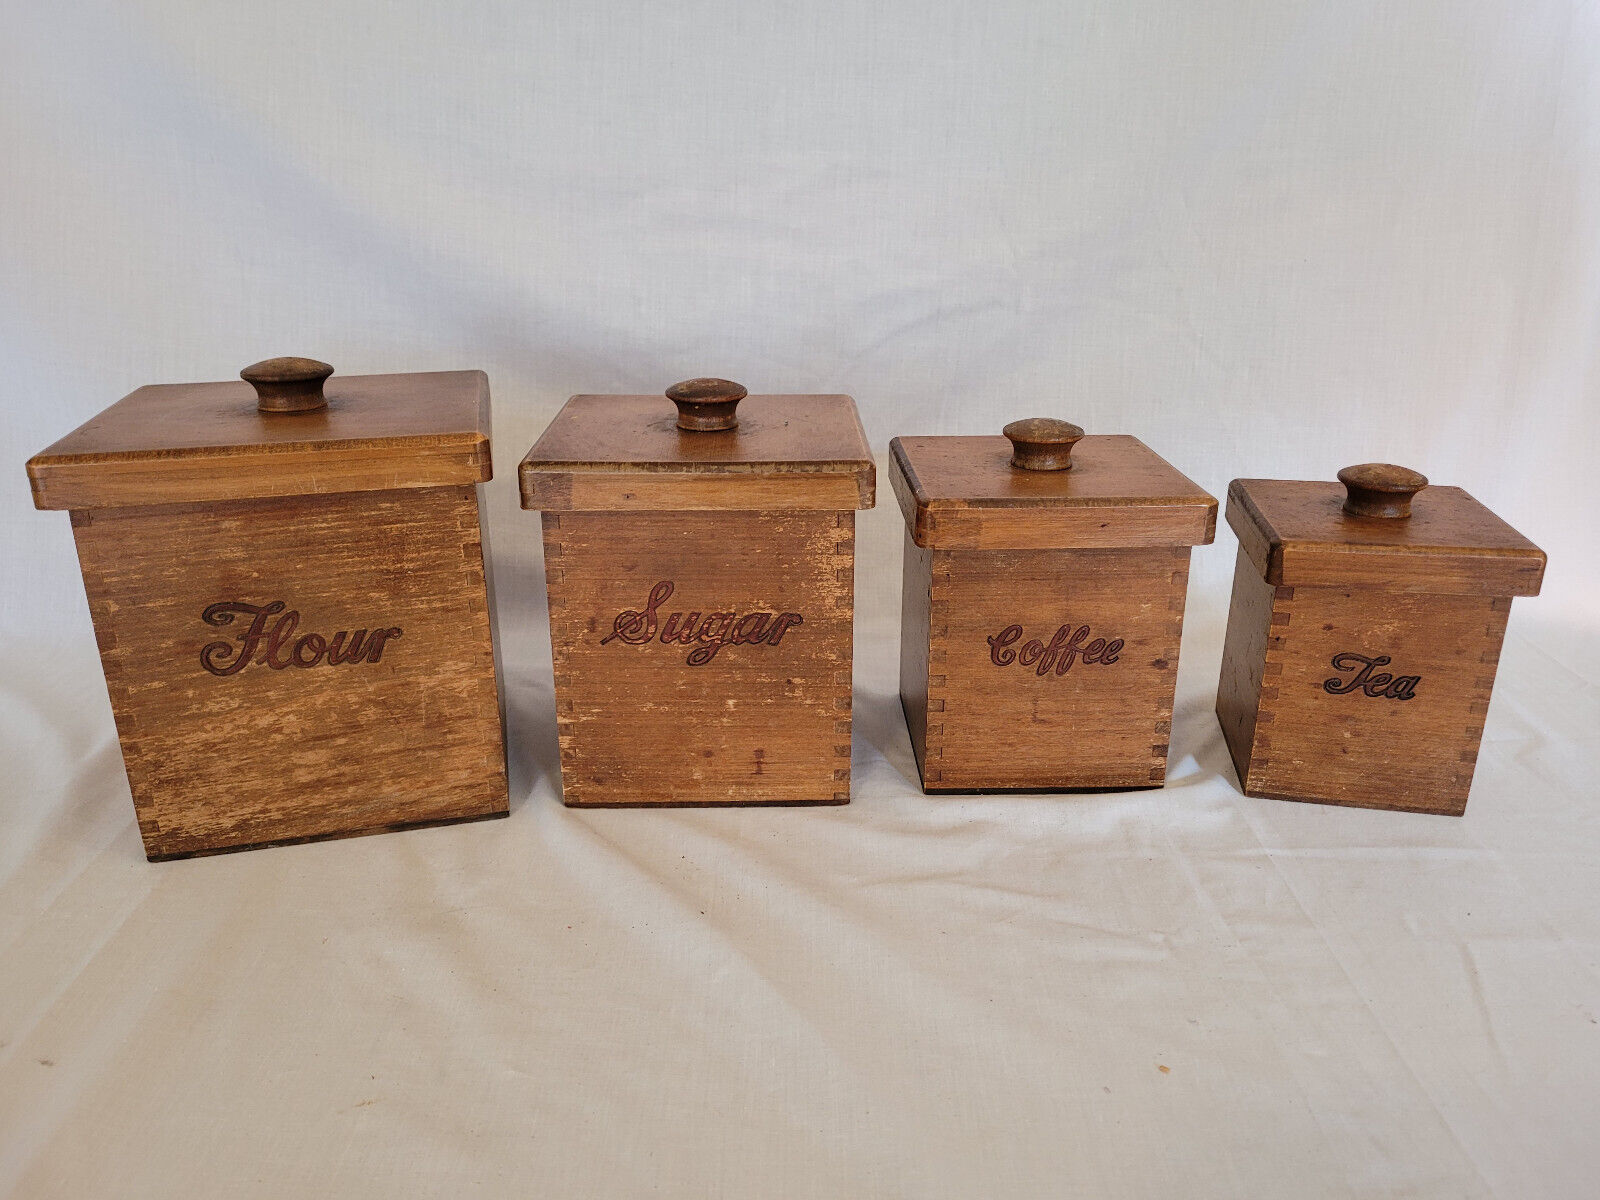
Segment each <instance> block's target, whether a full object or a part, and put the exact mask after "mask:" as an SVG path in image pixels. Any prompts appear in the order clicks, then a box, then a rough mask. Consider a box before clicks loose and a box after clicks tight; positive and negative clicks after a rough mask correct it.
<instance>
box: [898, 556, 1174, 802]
mask: <svg viewBox="0 0 1600 1200" xmlns="http://www.w3.org/2000/svg"><path fill="white" fill-rule="evenodd" d="M906 554H907V558H906V563H907V565H906V578H905V587H906V589H907V590H906V592H905V594H904V596H903V598H902V605H903V620H904V625H903V633H902V650H901V700H902V703H903V704H904V706H905V710H906V716H907V723H908V726H909V728H910V731H911V738H912V746H913V749H914V750H915V752H916V756H917V763H918V766H919V769H920V771H921V776H922V785H923V788H924V789H925V790H926V791H929V792H985V791H1013V790H1018V791H1073V790H1087V789H1099V788H1147V787H1159V786H1160V785H1161V784H1162V783H1163V782H1164V781H1165V778H1166V766H1167V748H1168V744H1169V741H1170V735H1171V730H1172V703H1173V692H1174V687H1175V684H1176V681H1177V671H1178V651H1179V645H1180V642H1181V639H1182V633H1183V611H1184V600H1185V595H1186V591H1187V586H1188V565H1189V554H1190V550H1189V547H1187V546H1168V547H1159V548H1151V547H1145V548H1138V549H1121V550H1104V549H1089V550H1008V551H953V550H927V549H925V548H922V547H918V546H917V545H916V544H915V542H914V541H912V540H911V539H910V537H909V535H908V538H907V549H906ZM923 596H926V597H927V599H926V600H925V601H924V600H923V599H922V597H923ZM924 606H925V607H924ZM1082 627H1087V631H1086V632H1085V633H1083V634H1081V635H1080V634H1078V631H1079V630H1080V629H1081V628H1082ZM1063 628H1065V629H1066V630H1067V633H1065V634H1061V633H1059V632H1058V631H1061V630H1062V629H1063ZM1008 631H1010V632H1008ZM1074 637H1076V638H1077V640H1076V641H1074V640H1073V638H1074ZM1062 641H1066V643H1067V645H1066V648H1065V649H1063V650H1058V651H1056V652H1055V653H1054V654H1052V652H1051V649H1050V647H1051V644H1052V642H1056V643H1058V644H1059V643H1061V642H1062ZM1114 641H1115V642H1121V643H1122V644H1121V646H1120V647H1117V648H1115V650H1114V653H1113V654H1112V655H1110V656H1108V657H1111V658H1112V661H1107V662H1098V661H1093V660H1094V658H1095V657H1096V654H1095V651H1094V649H1093V648H1094V646H1095V645H1096V643H1097V642H1098V643H1100V644H1101V645H1104V644H1106V643H1110V642H1114ZM1086 649H1087V650H1088V653H1087V654H1084V653H1082V652H1083V651H1084V650H1086ZM1041 650H1042V653H1041ZM1030 658H1031V659H1032V661H1029V660H1030ZM1064 658H1070V660H1071V661H1070V665H1069V666H1068V667H1067V669H1066V670H1065V671H1062V670H1061V669H1060V664H1061V662H1062V661H1063V659H1064ZM1002 660H1007V661H1002ZM1040 667H1044V668H1045V673H1044V674H1043V675H1041V674H1040V673H1039V669H1040ZM924 689H925V690H924Z"/></svg>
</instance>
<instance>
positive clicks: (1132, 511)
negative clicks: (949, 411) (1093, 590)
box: [889, 435, 1217, 550]
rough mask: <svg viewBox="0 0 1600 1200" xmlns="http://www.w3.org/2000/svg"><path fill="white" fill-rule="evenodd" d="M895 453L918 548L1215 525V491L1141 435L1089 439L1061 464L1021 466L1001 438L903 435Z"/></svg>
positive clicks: (896, 475)
mask: <svg viewBox="0 0 1600 1200" xmlns="http://www.w3.org/2000/svg"><path fill="white" fill-rule="evenodd" d="M889 451H890V462H891V469H890V483H891V485H892V487H893V488H894V492H895V496H896V498H897V499H898V500H899V502H900V508H901V512H902V513H903V514H904V516H905V519H906V524H907V526H909V527H910V529H911V531H912V538H913V540H914V541H915V542H916V543H917V545H919V546H926V547H931V548H933V549H938V550H957V549H960V550H1043V549H1120V548H1125V547H1131V546H1177V545H1183V546H1193V545H1196V544H1199V543H1203V542H1209V541H1211V539H1212V537H1213V535H1214V533H1215V531H1216V523H1217V502H1216V499H1215V498H1214V497H1213V496H1211V495H1209V494H1208V493H1207V492H1205V491H1204V490H1203V489H1201V488H1200V487H1199V486H1198V485H1197V484H1195V483H1194V482H1193V481H1192V480H1190V479H1189V478H1188V477H1187V476H1185V475H1184V474H1182V473H1181V472H1180V471H1178V470H1177V469H1176V468H1174V467H1173V466H1172V465H1171V464H1170V463H1168V462H1167V461H1166V460H1165V459H1163V458H1162V457H1161V456H1160V455H1158V454H1156V453H1155V452H1154V451H1152V450H1151V449H1150V448H1149V447H1148V446H1146V445H1145V444H1144V443H1143V442H1141V441H1139V439H1138V438H1134V437H1127V436H1123V435H1100V436H1089V437H1085V438H1082V439H1081V440H1079V441H1077V443H1076V444H1075V445H1074V446H1073V448H1072V453H1071V462H1072V467H1071V469H1070V470H1061V471H1030V470H1018V469H1016V468H1015V467H1013V466H1012V465H1011V458H1012V454H1013V447H1012V444H1011V442H1009V441H1008V440H1007V439H1006V438H1004V437H898V438H895V439H893V440H892V441H891V442H890V443H889Z"/></svg>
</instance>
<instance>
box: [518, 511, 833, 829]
mask: <svg viewBox="0 0 1600 1200" xmlns="http://www.w3.org/2000/svg"><path fill="white" fill-rule="evenodd" d="M543 525H544V550H545V568H546V575H547V580H548V587H549V596H550V639H551V650H552V656H553V660H554V666H555V696H556V723H557V731H558V736H559V741H560V751H561V784H562V795H563V799H564V800H565V802H566V803H567V804H569V805H574V806H587V805H593V806H633V805H643V806H650V805H713V804H744V805H755V804H768V805H782V804H843V803H846V802H848V800H849V798H850V732H851V726H850V716H851V647H852V619H853V615H854V591H855V588H854V579H855V513H854V512H853V511H847V512H832V511H812V512H798V511H783V512H757V511H751V512H741V511H674V512H660V511H639V512H584V511H565V512H546V513H544V514H543Z"/></svg>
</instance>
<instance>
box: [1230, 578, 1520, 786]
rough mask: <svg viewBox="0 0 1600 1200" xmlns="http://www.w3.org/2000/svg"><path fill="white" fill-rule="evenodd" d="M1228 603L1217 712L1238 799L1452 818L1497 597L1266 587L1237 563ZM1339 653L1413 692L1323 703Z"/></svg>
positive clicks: (1470, 762)
mask: <svg viewBox="0 0 1600 1200" xmlns="http://www.w3.org/2000/svg"><path fill="white" fill-rule="evenodd" d="M1234 597H1235V601H1236V605H1237V607H1236V609H1235V611H1234V613H1233V614H1232V615H1231V617H1230V622H1229V627H1228V640H1227V644H1226V647H1225V649H1224V651H1223V671H1222V685H1221V689H1220V690H1219V692H1218V699H1217V713H1218V717H1219V719H1220V720H1221V723H1222V729H1223V734H1224V736H1225V738H1226V739H1227V742H1228V748H1229V752H1230V753H1231V755H1232V756H1233V760H1234V763H1235V766H1236V768H1237V769H1238V771H1239V778H1240V782H1241V785H1242V787H1243V788H1244V791H1245V792H1246V794H1247V795H1251V796H1266V797H1272V798H1276V799H1284V800H1311V801H1317V802H1320V803H1326V804H1342V805H1349V806H1354V807H1359V808H1385V809H1399V810H1404V811H1407V812H1430V813H1443V814H1448V815H1452V816H1460V815H1461V813H1462V812H1463V811H1465V809H1466V804H1467V794H1468V791H1469V790H1470V788H1471V786H1472V776H1473V768H1474V765H1475V764H1476V762H1477V756H1478V745H1479V741H1480V739H1481V738H1482V736H1483V726H1484V720H1485V718H1486V716H1487V714H1488V711H1489V698H1490V693H1491V691H1492V689H1493V687H1494V676H1495V668H1496V665H1497V663H1498V661H1499V656H1500V645H1501V640H1502V638H1503V637H1504V634H1505V627H1506V618H1507V616H1508V614H1509V612H1510V607H1511V599H1510V597H1494V596H1450V595H1423V594H1413V593H1392V594H1387V595H1385V594H1382V593H1374V592H1373V591H1372V590H1370V589H1366V588H1357V589H1351V588H1306V587H1298V588H1289V587H1273V586H1272V585H1270V584H1268V583H1266V582H1265V581H1263V580H1262V579H1261V577H1260V576H1259V575H1258V574H1257V573H1256V570H1255V567H1254V564H1253V563H1251V562H1250V561H1249V560H1248V558H1247V557H1245V556H1243V555H1241V561H1240V563H1239V566H1238V568H1237V572H1236V581H1235V589H1234ZM1345 654H1358V655H1361V656H1363V657H1365V658H1372V659H1375V658H1377V657H1379V656H1386V657H1387V658H1388V659H1389V660H1390V661H1389V662H1388V663H1384V664H1381V665H1380V666H1379V668H1378V670H1379V671H1381V672H1382V673H1383V674H1385V675H1390V676H1395V677H1415V678H1416V680H1417V683H1416V684H1415V687H1414V693H1415V694H1414V695H1413V696H1412V697H1411V698H1410V699H1397V698H1394V697H1391V696H1385V695H1381V694H1380V695H1370V694H1367V692H1366V691H1365V690H1364V689H1356V690H1354V691H1352V692H1347V693H1343V694H1330V692H1329V691H1328V690H1327V689H1326V687H1325V684H1326V683H1327V682H1328V681H1329V680H1335V681H1337V682H1339V683H1341V684H1342V683H1347V682H1349V681H1350V680H1351V679H1352V677H1353V676H1354V675H1355V674H1356V672H1355V671H1353V670H1349V669H1346V670H1339V669H1337V668H1336V667H1335V666H1334V664H1333V660H1334V658H1335V656H1338V655H1345ZM1369 678H1371V676H1370V675H1369ZM1258 681H1259V682H1258ZM1257 696H1258V697H1259V700H1258V702H1255V703H1252V700H1253V699H1254V698H1255V697H1257Z"/></svg>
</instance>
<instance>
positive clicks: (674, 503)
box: [518, 379, 877, 512]
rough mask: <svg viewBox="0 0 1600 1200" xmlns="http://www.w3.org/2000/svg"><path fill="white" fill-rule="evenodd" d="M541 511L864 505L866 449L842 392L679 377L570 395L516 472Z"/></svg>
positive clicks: (870, 485) (873, 478)
mask: <svg viewBox="0 0 1600 1200" xmlns="http://www.w3.org/2000/svg"><path fill="white" fill-rule="evenodd" d="M518 478H519V480H520V482H521V487H522V507H523V508H536V509H545V510H547V511H551V512H563V511H574V510H597V511H623V510H662V509H728V510H757V509H797V510H845V509H858V508H871V507H872V504H873V497H874V491H875V488H876V483H877V470H876V468H875V466H874V465H873V461H872V449H871V447H870V446H869V445H868V444H867V435H866V433H865V432H864V431H863V430H862V428H861V418H860V417H859V416H858V415H857V413H856V404H855V401H854V400H852V399H851V398H850V397H849V396H804V395H801V396H750V395H747V394H746V393H745V390H744V388H742V387H740V386H739V385H738V384H737V383H730V382H729V381H728V380H725V379H691V380H687V381H685V382H683V383H679V384H674V385H673V386H672V387H671V388H669V389H668V391H667V393H666V395H665V396H659V395H658V396H574V397H572V399H570V400H568V401H567V403H566V405H565V407H563V408H562V410H561V411H560V412H559V413H557V414H556V417H555V420H553V421H551V422H550V426H549V428H547V429H546V430H545V431H544V434H543V435H542V436H541V437H540V438H539V440H538V441H537V442H535V443H534V445H533V449H531V450H529V451H528V455H527V457H526V458H524V459H523V460H522V465H521V467H520V468H519V469H518Z"/></svg>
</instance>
